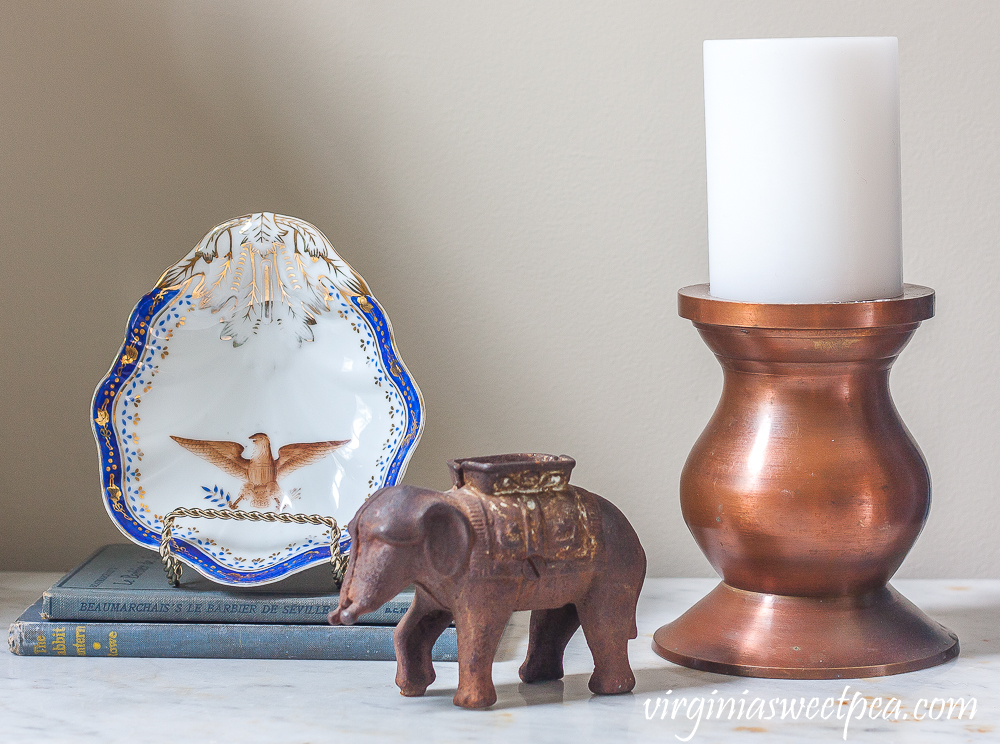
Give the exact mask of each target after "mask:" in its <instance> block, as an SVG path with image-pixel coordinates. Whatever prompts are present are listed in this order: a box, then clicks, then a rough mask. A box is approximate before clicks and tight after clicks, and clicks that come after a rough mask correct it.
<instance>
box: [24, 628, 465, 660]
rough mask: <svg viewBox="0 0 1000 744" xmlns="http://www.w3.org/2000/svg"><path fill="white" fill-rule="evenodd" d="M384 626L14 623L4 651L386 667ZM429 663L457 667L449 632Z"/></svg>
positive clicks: (388, 638) (388, 650) (389, 651)
mask: <svg viewBox="0 0 1000 744" xmlns="http://www.w3.org/2000/svg"><path fill="white" fill-rule="evenodd" d="M393 630H394V629H393V628H391V627H388V626H384V625H382V626H375V625H369V626H360V625H354V626H346V627H345V626H339V627H329V626H327V627H319V626H315V625H296V626H283V627H281V628H277V627H275V626H273V625H271V626H267V625H240V624H228V625H217V624H203V625H197V624H193V625H176V624H163V623H57V622H49V621H31V620H19V621H17V622H15V623H14V624H13V625H11V626H10V634H9V636H8V644H9V646H10V650H11V652H12V653H15V654H17V655H19V656H76V657H79V656H101V657H116V656H117V657H122V658H125V657H149V658H194V659H318V660H369V661H392V660H394V659H395V658H396V656H395V653H394V651H393V645H392V633H393ZM433 658H434V660H435V661H457V660H458V648H457V642H456V634H455V629H454V628H447V629H445V632H444V633H443V634H442V636H441V638H439V639H438V641H437V643H435V644H434V649H433Z"/></svg>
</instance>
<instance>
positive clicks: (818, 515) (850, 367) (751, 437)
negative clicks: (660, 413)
mask: <svg viewBox="0 0 1000 744" xmlns="http://www.w3.org/2000/svg"><path fill="white" fill-rule="evenodd" d="M678 309H679V313H680V315H681V317H684V318H688V319H690V320H691V321H693V322H694V325H695V327H696V328H697V329H698V332H699V333H700V334H701V336H702V338H703V339H704V340H705V342H706V343H707V344H708V346H709V347H710V348H711V349H712V351H713V352H714V353H715V355H716V357H718V359H719V362H720V363H721V364H722V368H723V372H724V377H725V383H724V387H723V391H722V399H721V400H720V402H719V406H718V408H717V409H716V411H715V414H714V415H713V416H712V419H711V421H709V424H708V426H707V428H706V429H705V431H704V432H703V433H702V435H701V437H700V438H699V439H698V441H697V443H696V444H695V445H694V448H693V449H692V451H691V454H690V455H689V456H688V459H687V463H686V464H685V466H684V470H683V472H682V474H681V487H680V493H681V508H682V510H683V513H684V520H685V521H686V522H687V525H688V527H689V528H690V530H691V533H692V534H693V535H694V538H695V540H697V542H698V545H699V546H700V547H701V549H702V550H703V551H704V553H705V555H706V556H707V557H708V559H709V561H710V562H711V564H712V565H713V566H714V567H715V569H716V570H717V571H718V572H719V573H720V574H721V575H722V577H723V581H722V583H721V584H719V586H717V587H716V588H715V589H714V590H713V591H712V592H711V593H710V594H708V595H707V596H706V597H705V598H704V599H702V600H701V601H700V602H698V603H697V604H696V605H695V606H694V607H692V608H691V609H690V610H688V611H687V612H686V613H684V614H683V615H682V616H681V617H679V618H678V619H677V620H675V621H674V622H672V623H670V624H668V625H665V626H663V627H662V628H660V629H659V630H658V631H656V633H655V635H654V636H653V650H654V651H656V653H658V654H659V655H660V656H662V657H664V658H666V659H669V660H670V661H673V662H676V663H678V664H682V665H684V666H688V667H693V668H695V669H702V670H706V671H712V672H721V673H723V674H737V675H744V676H750V677H776V678H791V679H832V678H841V677H872V676H879V675H885V674H896V673H899V672H907V671H912V670H914V669H922V668H925V667H929V666H934V665H935V664H940V663H942V662H945V661H947V660H949V659H952V658H954V657H955V656H957V655H958V638H957V636H955V634H954V633H952V632H950V631H949V630H948V629H947V628H944V627H943V626H941V625H939V624H938V623H936V622H934V621H933V620H931V619H930V618H929V617H927V616H926V615H925V614H924V613H923V612H921V611H920V610H919V609H918V608H917V607H916V606H914V605H913V604H911V603H910V602H909V601H907V600H906V599H905V598H904V597H903V596H902V595H900V594H899V593H898V592H897V591H896V590H895V589H893V588H892V587H891V586H889V585H888V581H889V578H890V577H891V576H892V575H893V574H894V573H895V572H896V569H897V568H899V565H900V564H901V563H902V562H903V558H905V557H906V554H907V553H908V552H909V550H910V548H911V547H912V546H913V543H914V541H915V540H916V538H917V535H918V534H919V533H920V530H921V528H922V527H923V525H924V522H925V521H926V520H927V513H928V509H929V507H930V476H929V473H928V471H927V465H926V463H925V462H924V458H923V456H922V455H921V453H920V449H919V448H918V447H917V444H916V442H914V440H913V438H912V437H911V436H910V433H909V432H908V431H907V429H906V426H905V425H904V424H903V422H902V420H901V419H900V418H899V414H898V413H897V412H896V408H895V406H894V405H893V403H892V398H891V397H890V394H889V368H890V367H891V366H892V363H893V361H895V359H896V357H897V356H898V355H899V353H900V351H902V349H903V347H904V346H906V343H907V341H909V339H910V337H911V336H912V335H913V332H914V331H915V330H916V329H917V326H919V325H920V322H921V321H923V320H926V319H928V318H930V317H932V316H933V315H934V291H933V290H931V289H928V288H927V287H919V286H915V285H911V284H907V285H905V288H904V293H903V296H902V297H898V298H894V299H888V300H877V301H870V302H843V303H822V304H794V305H793V304H788V305H780V304H762V303H748V302H730V301H727V300H720V299H716V298H714V297H712V296H711V295H710V294H709V292H708V285H707V284H701V285H697V286H693V287H686V288H684V289H682V290H681V291H680V292H679V293H678Z"/></svg>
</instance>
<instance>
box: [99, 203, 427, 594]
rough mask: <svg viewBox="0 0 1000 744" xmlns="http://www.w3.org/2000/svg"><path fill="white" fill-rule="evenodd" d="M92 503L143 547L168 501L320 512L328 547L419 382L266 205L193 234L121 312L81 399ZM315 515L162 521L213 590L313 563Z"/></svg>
mask: <svg viewBox="0 0 1000 744" xmlns="http://www.w3.org/2000/svg"><path fill="white" fill-rule="evenodd" d="M91 419H92V423H93V427H94V435H95V437H96V439H97V444H98V450H99V453H100V462H101V477H102V494H103V497H104V503H105V506H106V508H107V510H108V514H109V515H110V516H111V518H112V520H114V522H115V524H116V525H117V526H118V528H119V529H120V530H121V531H122V532H123V533H124V534H125V535H126V536H127V537H128V538H129V539H130V540H132V541H134V542H136V543H138V544H139V545H143V546H145V547H147V548H151V549H158V548H159V543H160V532H161V529H162V519H163V517H164V516H165V515H166V514H167V513H169V512H170V511H171V510H172V509H174V508H176V507H195V508H198V507H200V508H215V509H237V510H257V511H273V512H300V513H305V514H321V515H324V516H333V517H335V518H336V520H337V522H338V525H339V526H340V527H341V535H340V545H341V549H342V550H344V551H346V550H349V549H350V542H349V538H348V536H347V531H346V526H347V522H348V521H350V519H351V517H352V516H353V515H354V513H355V512H356V511H357V509H358V508H359V507H360V506H361V504H362V503H363V502H364V500H365V499H366V498H367V497H368V496H370V495H371V494H372V493H374V492H375V491H377V490H378V489H379V488H382V487H383V486H389V485H394V484H395V483H396V482H397V481H398V480H399V479H400V478H401V477H402V475H403V472H404V470H405V468H406V464H407V461H408V460H409V458H410V456H411V455H412V453H413V450H414V448H415V447H416V445H417V442H418V440H419V438H420V432H421V429H422V426H423V422H424V408H423V401H422V399H421V396H420V391H419V389H418V388H417V386H416V384H415V383H414V381H413V379H412V378H411V377H410V374H409V373H408V371H407V369H406V367H405V366H404V364H403V362H402V360H401V359H400V357H399V353H398V351H397V350H396V346H395V343H394V341H393V336H392V329H391V326H390V325H389V319H388V317H387V316H386V314H385V312H384V311H383V310H382V308H381V306H380V305H379V303H378V302H377V301H376V300H375V298H374V297H373V296H372V295H371V292H370V291H369V289H368V285H367V284H366V283H365V281H364V279H362V278H361V276H360V275H359V274H358V273H357V272H355V271H354V270H353V269H352V268H351V267H350V266H349V265H348V264H347V263H346V262H345V261H344V260H343V259H342V258H340V256H338V255H337V253H336V251H335V250H334V248H333V246H332V245H331V244H330V241H329V240H327V238H326V236H324V235H323V234H322V233H321V232H320V231H319V230H318V229H316V228H315V227H314V226H312V225H310V224H309V223H307V222H304V221H302V220H299V219H296V218H294V217H286V216H283V215H278V214H274V213H271V212H262V213H255V214H251V215H246V216H243V217H239V218H236V219H233V220H229V221H227V222H224V223H222V224H221V225H219V226H217V227H216V228H214V229H213V230H211V231H210V232H209V233H208V234H207V235H206V236H205V237H204V238H203V239H202V240H201V241H200V242H199V243H198V244H197V245H196V246H195V248H194V249H193V250H192V251H191V252H190V253H189V254H188V255H187V256H185V257H184V258H183V259H182V260H181V261H179V262H178V263H177V264H175V265H174V266H172V267H170V268H169V269H168V270H167V271H166V272H165V273H164V274H163V276H162V277H161V278H160V280H159V281H158V282H157V284H156V286H155V287H154V288H153V290H152V291H151V292H149V293H148V294H147V295H145V296H144V297H143V298H142V299H141V300H140V301H139V303H138V305H136V307H135V310H133V312H132V315H131V317H130V318H129V322H128V327H127V331H126V336H125V341H124V343H123V345H122V348H121V351H120V352H119V353H118V356H117V357H116V359H115V361H114V363H113V364H112V366H111V369H110V370H109V372H108V374H107V376H106V377H105V378H104V379H103V380H102V381H101V383H100V385H99V386H98V387H97V391H96V392H95V394H94V400H93V405H92V409H91ZM323 529H324V528H323V527H321V526H315V525H309V524H304V525H299V524H275V523H262V522H247V521H234V520H218V519H183V518H182V519H179V520H178V521H177V524H176V526H175V527H174V530H173V535H174V537H175V540H176V554H177V556H178V557H179V558H180V559H181V560H182V561H183V562H184V563H186V564H187V565H190V566H192V567H193V568H195V569H196V570H197V571H199V572H200V573H202V574H204V575H205V576H207V577H209V578H211V579H212V580H214V581H217V582H219V583H222V584H231V585H250V584H265V583H269V582H272V581H277V580H279V579H281V578H283V577H285V576H288V575H290V574H292V573H295V572H297V571H301V570H303V569H305V568H308V567H309V566H312V565H315V564H317V563H321V562H323V561H329V560H330V558H331V550H330V544H331V541H332V536H331V535H330V534H329V531H327V532H326V533H324V532H323Z"/></svg>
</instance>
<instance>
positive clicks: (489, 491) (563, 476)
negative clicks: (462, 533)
mask: <svg viewBox="0 0 1000 744" xmlns="http://www.w3.org/2000/svg"><path fill="white" fill-rule="evenodd" d="M517 457H518V459H516V460H515V459H514V456H503V455H502V456H499V457H496V458H476V459H469V460H453V461H451V462H449V463H448V465H449V467H450V468H451V472H452V479H453V482H454V485H455V488H454V489H452V490H451V491H449V492H448V496H449V498H451V499H452V500H453V501H454V502H455V503H456V505H458V506H459V507H460V508H461V509H462V511H463V512H464V513H465V515H466V516H467V517H468V519H469V522H470V523H471V524H472V526H473V529H474V530H475V532H476V539H477V540H481V541H483V543H484V545H485V550H483V551H482V552H481V553H477V555H476V557H475V558H474V560H473V564H472V565H471V566H470V570H472V571H474V572H476V573H478V574H480V575H483V576H497V577H499V576H509V575H512V574H516V573H518V572H520V573H523V575H524V576H525V577H526V578H528V579H538V578H541V577H544V576H548V575H553V574H564V573H575V572H576V571H579V570H583V569H584V567H587V568H588V570H592V569H593V567H594V566H595V565H596V564H600V563H601V562H602V560H603V555H604V550H603V548H604V546H603V533H602V520H601V510H600V507H599V505H598V503H597V496H595V495H594V494H592V493H590V492H589V491H585V490H584V489H582V488H578V487H576V486H571V485H570V484H569V475H570V471H571V470H572V469H573V466H574V465H575V464H576V462H575V461H574V460H573V458H571V457H566V456H562V457H551V456H545V455H534V456H531V457H535V458H538V459H536V460H535V461H534V462H532V463H531V464H530V465H528V466H526V463H525V461H524V459H523V458H524V456H523V455H521V456H517ZM506 458H511V459H510V460H509V461H508V460H507V459H506Z"/></svg>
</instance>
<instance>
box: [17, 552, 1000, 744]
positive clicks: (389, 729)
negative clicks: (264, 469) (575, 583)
mask: <svg viewBox="0 0 1000 744" xmlns="http://www.w3.org/2000/svg"><path fill="white" fill-rule="evenodd" d="M57 578H58V575H57V574H48V573H14V572H7V573H0V622H2V623H3V624H4V627H6V625H7V624H9V623H10V622H12V621H13V620H14V619H15V618H16V617H17V615H18V614H20V612H21V611H22V610H23V609H24V608H25V607H26V606H27V605H29V604H30V603H31V602H33V601H34V600H35V599H37V598H38V596H39V595H40V593H41V592H42V590H43V589H45V588H46V587H48V586H49V585H50V584H51V583H52V582H53V581H55V580H56V579H57ZM714 584H715V581H713V580H711V579H649V580H647V581H646V585H645V587H644V589H643V593H642V598H641V600H640V603H639V618H638V625H639V637H638V638H637V639H636V640H634V641H632V643H631V645H630V649H629V653H630V657H631V661H632V666H633V668H634V669H635V674H636V678H637V684H636V688H635V690H634V692H632V693H631V694H629V695H619V696H613V697H600V696H594V695H591V694H590V692H589V691H588V689H587V680H588V678H589V676H590V672H591V671H592V665H591V664H592V662H591V659H590V653H589V651H588V649H587V647H586V644H585V642H584V640H583V638H582V634H581V633H577V635H576V637H574V639H573V640H572V641H571V643H570V646H569V648H568V649H567V652H566V665H565V666H566V677H565V679H564V680H562V681H559V682H548V683H543V684H535V685H524V684H521V683H520V682H519V680H518V677H517V669H518V666H519V665H520V663H521V660H522V659H523V657H524V653H525V649H526V648H527V639H526V636H527V615H526V613H518V614H516V615H515V617H514V620H513V621H512V623H511V626H510V627H509V628H508V633H507V635H506V636H505V638H504V642H503V643H502V645H501V649H500V652H499V654H498V657H497V662H496V663H495V665H494V667H493V677H494V681H495V683H496V687H497V692H498V695H499V700H498V701H497V703H496V705H494V706H493V707H492V708H490V709H488V710H485V711H468V710H462V709H459V708H456V707H454V706H453V705H452V703H451V698H452V695H453V694H454V692H455V686H456V683H457V679H458V669H457V665H456V664H454V663H438V664H436V665H435V667H436V669H437V681H436V682H435V683H434V684H433V685H432V686H431V688H430V689H429V690H428V692H427V695H426V696H425V697H422V698H403V697H401V696H400V695H399V693H398V691H397V689H396V687H395V685H394V684H393V677H394V675H395V664H394V663H393V662H370V661H339V662H331V661H257V660H217V659H124V658H122V659H111V658H50V657H38V658H34V657H20V656H14V655H13V654H7V655H6V658H5V659H4V660H3V671H4V674H3V677H2V681H0V741H2V742H3V743H4V744H17V743H20V742H31V743H32V744H37V743H39V742H106V743H107V744H113V743H117V742H123V743H124V742H128V743H129V744H134V743H135V742H160V741H163V742H166V741H170V742H183V741H189V742H196V743H198V744H209V743H212V742H219V743H220V744H221V743H224V742H239V743H240V744H256V743H258V742H260V743H261V744H265V743H266V744H285V743H287V744H306V743H308V742H312V743H314V744H318V743H319V742H332V741H337V740H340V739H344V740H349V741H351V742H368V741H373V742H374V741H378V742H388V741H407V742H411V741H433V742H460V741H476V742H494V741H495V742H512V741H513V742H535V741H538V742H562V741H566V742H573V743H574V744H578V743H582V742H601V743H602V744H606V743H607V742H633V741H635V742H645V741H649V742H670V741H694V742H705V743H706V744H710V743H712V742H747V743H753V742H761V743H762V744H763V743H765V742H766V743H768V744H769V743H770V742H784V741H787V742H802V741H805V740H807V739H808V740H810V741H814V742H824V741H829V742H834V741H845V740H846V741H854V742H934V743H935V744H941V743H942V742H964V741H969V742H1000V716H998V711H1000V644H998V640H1000V580H975V581H951V580H941V581H938V580H934V581H930V580H908V581H898V582H894V585H895V586H896V587H897V588H898V589H899V590H900V591H901V592H903V594H905V595H906V596H907V597H908V598H909V599H911V600H912V601H913V602H915V603H916V604H917V605H919V606H920V607H921V608H923V609H924V610H925V611H926V612H927V613H928V614H930V615H931V616H932V617H934V618H935V619H936V620H938V621H940V622H942V623H943V624H945V625H946V626H948V627H949V628H951V629H952V630H954V631H955V632H956V633H958V636H959V638H960V641H961V645H962V653H961V656H960V657H959V658H958V659H957V660H955V661H952V662H949V663H947V664H944V665H942V666H939V667H936V668H933V669H927V670H923V671H919V672H911V673H909V674H900V675H896V676H891V677H881V678H874V679H863V680H845V681H809V682H805V681H787V680H764V679H749V678H741V677H728V676H724V675H719V674H710V673H706V672H698V671H694V670H691V669H686V668H683V667H679V666H676V665H674V664H671V663H669V662H667V661H664V660H663V659H661V658H659V657H658V656H656V655H655V654H654V653H653V652H652V650H651V648H650V640H651V638H652V634H653V632H654V631H655V630H656V628H657V627H659V626H660V625H662V624H663V623H665V622H668V621H670V620H672V619H673V618H675V617H676V616H677V615H679V614H680V613H681V612H683V611H684V610H685V609H687V608H688V607H689V606H690V605H691V604H693V603H694V602H695V601H697V600H698V599H699V598H700V597H701V596H703V595H704V594H705V593H707V592H708V591H709V590H710V589H711V588H712V587H713V586H714ZM845 688H846V692H845ZM856 693H858V694H857V695H856ZM729 697H733V698H736V699H737V700H739V699H747V700H751V701H752V700H753V699H755V698H759V699H760V700H761V701H766V702H764V704H763V705H762V706H758V707H763V708H764V710H763V713H762V715H763V719H762V718H761V717H760V716H759V715H755V716H754V717H753V718H749V717H747V716H746V715H744V717H743V718H742V719H741V720H737V719H735V718H734V719H732V720H729V719H727V718H722V719H721V720H720V719H717V718H716V717H714V716H713V717H712V718H711V719H708V718H706V717H705V716H704V714H702V716H701V720H700V721H699V720H698V715H697V712H698V710H699V709H700V710H702V711H704V710H705V709H706V708H707V706H708V703H709V701H711V700H714V699H718V698H729ZM813 697H816V698H818V699H819V700H820V702H822V701H824V700H825V699H826V698H831V697H832V698H835V699H836V700H837V701H838V703H837V709H838V710H840V711H845V712H846V711H847V710H849V709H851V706H852V705H853V706H854V712H853V715H852V717H851V719H850V722H849V723H848V722H847V718H846V714H843V713H842V714H840V717H839V718H838V717H837V714H831V715H829V716H828V718H827V719H826V720H823V719H822V717H821V716H820V715H817V712H816V711H817V709H816V708H813V709H811V710H812V713H813V716H812V719H811V720H808V719H807V718H806V715H805V714H804V713H803V712H802V711H801V709H800V711H799V715H798V717H797V719H796V718H793V717H792V714H791V712H790V711H788V710H787V709H786V716H785V718H784V719H782V718H781V713H782V708H781V706H782V705H787V703H782V702H781V701H782V700H784V701H791V700H793V699H794V700H795V701H796V702H797V701H798V700H799V699H800V698H805V701H806V702H807V703H808V701H809V700H810V699H811V698H813ZM878 697H881V698H883V700H884V701H889V700H890V699H891V698H896V699H898V700H899V701H900V704H899V716H898V720H893V716H892V715H890V717H889V720H885V719H884V718H883V716H882V715H880V714H879V713H876V716H875V718H874V719H873V718H871V717H870V715H869V714H866V713H864V711H863V710H862V705H865V707H866V709H867V706H869V705H870V704H871V701H873V700H874V699H876V698H878ZM960 697H963V698H965V699H966V701H969V700H970V699H971V698H975V713H974V717H970V713H971V706H970V707H967V709H966V713H965V716H964V717H963V718H962V720H958V712H957V710H956V711H955V712H954V714H953V715H952V718H951V719H950V720H949V719H948V712H945V714H944V715H941V713H940V712H939V711H940V710H941V709H942V708H943V705H942V706H938V705H937V704H936V703H935V702H934V701H935V699H938V698H939V699H942V700H946V699H949V698H951V699H956V698H960ZM676 698H686V700H685V702H684V703H683V704H682V705H681V706H680V708H679V712H678V713H677V716H676V718H672V717H671V716H670V715H667V717H666V718H662V717H661V715H660V714H661V713H662V712H663V710H664V707H663V704H662V703H663V701H664V700H669V701H673V700H675V699H676ZM841 699H843V700H844V701H845V702H843V703H840V702H839V701H840V700H841ZM771 700H776V701H778V702H777V708H776V710H775V714H774V715H773V716H772V715H771V712H770V709H769V707H768V706H769V701H771ZM647 701H648V702H647ZM699 701H701V702H700V703H699ZM921 701H923V702H922V703H921ZM671 706H672V707H671V710H674V708H673V703H672V702H671ZM751 707H752V706H751V705H749V704H748V707H747V708H745V709H744V710H747V711H748V710H750V708H751ZM868 710H869V713H870V709H868ZM686 711H690V712H691V713H693V714H694V715H693V717H692V718H690V719H689V718H688V717H687V714H686ZM808 712H810V709H809V708H806V713H808ZM828 712H829V710H828ZM859 713H861V716H860V717H859ZM935 715H937V716H938V718H937V720H935V719H934V716H935ZM918 718H919V719H920V720H918ZM845 723H846V724H847V725H846V739H845ZM696 724H697V728H696Z"/></svg>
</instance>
